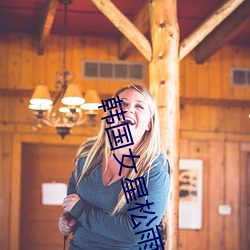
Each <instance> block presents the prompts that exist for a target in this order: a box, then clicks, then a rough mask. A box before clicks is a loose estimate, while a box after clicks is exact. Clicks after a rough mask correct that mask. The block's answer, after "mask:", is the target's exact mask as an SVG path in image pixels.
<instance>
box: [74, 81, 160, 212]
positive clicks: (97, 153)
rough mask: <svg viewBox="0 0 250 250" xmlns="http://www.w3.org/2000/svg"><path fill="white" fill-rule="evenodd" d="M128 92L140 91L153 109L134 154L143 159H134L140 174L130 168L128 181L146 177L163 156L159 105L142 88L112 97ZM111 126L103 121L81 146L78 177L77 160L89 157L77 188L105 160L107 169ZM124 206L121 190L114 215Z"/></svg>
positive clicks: (124, 199)
mask: <svg viewBox="0 0 250 250" xmlns="http://www.w3.org/2000/svg"><path fill="white" fill-rule="evenodd" d="M126 90H134V91H137V92H139V93H140V94H141V95H142V96H143V97H144V98H145V99H146V103H147V105H148V107H149V110H150V122H151V127H150V129H149V131H147V132H145V133H144V135H143V138H142V140H141V142H140V145H139V147H137V149H136V150H135V152H133V155H139V156H140V158H136V159H135V163H136V169H137V173H135V171H134V170H133V169H131V170H130V171H129V173H128V175H127V176H126V177H127V178H128V179H131V180H134V179H135V178H137V177H140V176H143V175H144V174H145V173H146V172H147V171H149V169H150V168H151V167H152V164H153V162H154V161H155V160H156V159H157V157H158V156H159V155H160V153H163V154H164V149H163V147H162V145H161V140H160V128H159V117H158V112H157V108H156V104H155V102H154V100H153V98H152V96H151V95H150V93H149V91H148V90H147V88H146V87H144V86H143V85H139V84H134V85H129V86H127V87H124V88H122V89H120V90H118V91H117V92H116V93H115V94H114V96H113V97H114V98H116V97H117V96H119V95H120V94H121V93H122V92H124V91H126ZM104 116H107V112H106V114H104ZM111 126H112V124H111V125H110V124H108V123H106V122H105V120H102V123H101V127H100V130H99V132H98V134H97V136H95V137H91V138H89V139H87V140H86V141H85V142H83V144H82V145H81V146H80V147H79V149H78V152H77V154H76V158H75V178H77V176H79V175H78V173H77V163H78V160H79V159H80V158H82V157H86V161H85V165H84V167H83V170H82V172H81V174H80V177H79V178H78V180H77V185H76V187H77V186H78V185H79V183H80V181H81V180H82V178H84V176H86V175H88V174H89V173H90V172H91V171H93V170H94V169H95V168H96V167H97V166H98V165H100V164H101V163H102V161H103V159H104V160H105V163H106V166H107V164H108V157H109V156H110V155H111V148H110V143H109V140H108V136H107V135H106V130H105V128H108V127H111ZM125 203H126V197H125V195H124V192H123V190H122V189H121V191H120V193H119V197H118V201H117V204H116V206H115V208H114V210H113V213H115V212H118V211H119V210H120V209H121V208H122V207H123V205H124V204H125Z"/></svg>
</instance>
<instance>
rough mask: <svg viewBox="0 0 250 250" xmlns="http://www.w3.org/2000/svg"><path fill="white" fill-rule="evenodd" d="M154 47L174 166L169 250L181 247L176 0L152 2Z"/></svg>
mask: <svg viewBox="0 0 250 250" xmlns="http://www.w3.org/2000/svg"><path fill="white" fill-rule="evenodd" d="M149 16H150V31H151V40H152V47H153V57H152V61H151V62H150V63H149V86H150V91H151V93H152V94H153V96H154V97H155V98H156V102H157V106H158V110H159V115H160V131H161V138H162V141H163V145H164V148H165V150H166V153H167V155H168V160H169V163H170V169H171V187H170V200H169V201H168V205H167V211H166V214H165V216H164V219H163V225H164V227H165V228H166V234H165V238H166V242H165V249H166V250H177V249H178V207H179V164H178V162H179V132H180V131H179V129H180V128H179V121H180V103H179V102H180V91H179V85H180V83H179V25H178V19H177V0H150V1H149Z"/></svg>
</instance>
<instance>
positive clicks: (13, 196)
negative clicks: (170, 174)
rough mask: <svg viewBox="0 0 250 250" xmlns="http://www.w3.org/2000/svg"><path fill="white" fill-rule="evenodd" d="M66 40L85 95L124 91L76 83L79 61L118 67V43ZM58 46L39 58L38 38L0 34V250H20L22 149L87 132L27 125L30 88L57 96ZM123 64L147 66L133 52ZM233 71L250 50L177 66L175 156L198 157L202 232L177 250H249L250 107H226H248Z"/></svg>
mask: <svg viewBox="0 0 250 250" xmlns="http://www.w3.org/2000/svg"><path fill="white" fill-rule="evenodd" d="M68 40H69V45H68V52H67V59H68V60H67V62H68V69H69V70H71V71H72V72H74V73H75V76H76V82H77V83H79V84H80V87H81V89H82V91H85V90H86V89H89V88H95V89H97V91H98V92H99V93H100V94H112V93H113V92H114V91H115V90H116V89H118V88H120V87H122V86H124V85H127V82H115V81H104V80H102V81H97V80H96V81H93V80H83V79H82V78H81V63H82V60H83V59H100V60H117V44H116V41H113V40H110V39H97V38H84V37H69V39H68ZM62 41H63V40H62V37H58V36H51V37H50V41H49V43H48V45H47V46H46V50H45V54H44V55H43V56H39V55H37V52H36V46H37V40H36V39H35V38H33V37H29V36H27V35H22V34H8V35H7V34H0V152H1V154H0V178H1V179H0V221H1V222H2V223H3V225H4V230H2V232H1V234H0V249H4V250H5V249H6V250H9V249H11V250H17V249H18V237H19V236H18V235H19V231H18V230H19V229H18V228H19V219H20V215H19V212H18V208H20V191H18V190H19V188H20V184H21V181H20V178H21V174H20V173H21V168H22V164H21V162H22V160H21V158H22V145H23V143H49V144H55V143H56V144H60V145H61V144H62V145H64V144H65V145H68V144H73V145H75V143H76V142H77V143H79V144H80V142H81V141H82V139H83V138H85V137H86V136H89V135H91V133H92V132H91V130H88V129H85V128H74V129H73V135H71V136H69V137H66V138H65V140H64V141H62V140H61V139H60V138H59V137H58V136H57V135H55V131H54V129H52V128H46V127H44V128H43V130H42V131H40V132H39V133H37V132H34V131H32V129H31V126H30V124H29V123H30V121H31V119H32V112H31V111H30V110H28V108H27V106H28V100H29V98H30V94H31V93H32V92H31V91H32V90H33V89H34V87H35V86H36V85H38V84H42V83H46V84H48V86H49V88H50V90H55V88H54V77H55V72H56V71H58V69H61V62H62V53H61V51H62ZM127 60H129V61H144V59H143V58H142V57H141V56H140V55H139V53H138V52H134V53H133V54H132V55H131V56H130V57H129V58H128V59H127ZM232 66H235V67H248V68H250V49H249V48H245V47H237V46H227V47H224V48H223V49H221V50H220V51H219V52H217V53H216V54H215V55H214V56H213V57H212V58H210V59H209V60H208V61H207V62H206V63H204V64H202V65H197V64H196V63H195V61H194V59H193V54H192V53H191V54H190V55H189V56H188V57H187V58H185V59H184V60H183V61H182V62H181V67H180V70H181V71H180V85H181V103H182V106H181V124H180V126H181V133H180V136H181V141H180V157H181V158H191V159H193V158H199V159H202V160H203V163H204V173H203V224H202V229H201V230H198V231H191V230H180V232H179V235H180V237H179V249H181V250H189V249H190V250H200V249H202V250H216V249H218V250H219V249H221V250H230V249H232V250H237V249H240V250H246V249H247V245H246V243H245V242H246V241H247V240H246V238H247V236H246V233H245V232H244V230H240V229H242V228H243V229H248V230H250V229H249V228H247V227H248V225H247V224H246V221H247V212H246V208H245V207H246V202H245V200H246V188H247V187H248V188H249V186H247V182H249V179H247V178H246V176H247V175H246V173H247V171H248V170H247V167H246V166H247V160H246V159H248V157H247V155H248V154H249V152H250V146H249V143H250V119H249V118H248V114H249V113H250V107H246V106H241V105H238V104H237V105H235V103H234V102H224V101H225V100H226V101H233V100H249V99H250V87H248V88H246V87H245V88H242V87H233V86H232V85H231V82H230V67H232ZM187 99H188V100H189V101H186V100H187ZM218 99H219V100H223V101H222V102H218ZM190 100H191V101H190ZM214 100H216V102H214ZM13 190H14V191H13ZM220 204H228V205H230V206H231V207H232V214H231V215H229V216H221V215H219V214H218V212H217V211H218V206H219V205H220ZM245 231H246V230H245ZM15 240H16V242H17V243H14V241H15Z"/></svg>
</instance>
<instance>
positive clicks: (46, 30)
mask: <svg viewBox="0 0 250 250" xmlns="http://www.w3.org/2000/svg"><path fill="white" fill-rule="evenodd" d="M58 1H59V0H48V1H47V5H46V8H45V12H44V15H43V21H42V25H41V30H40V32H39V40H38V54H39V55H42V54H43V53H44V48H45V44H46V42H47V40H48V37H49V34H50V31H51V27H52V24H53V22H54V18H55V14H56V7H57V4H58Z"/></svg>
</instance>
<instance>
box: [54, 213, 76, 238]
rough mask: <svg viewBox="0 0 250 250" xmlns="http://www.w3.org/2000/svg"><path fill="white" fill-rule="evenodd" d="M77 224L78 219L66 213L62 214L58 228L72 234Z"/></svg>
mask: <svg viewBox="0 0 250 250" xmlns="http://www.w3.org/2000/svg"><path fill="white" fill-rule="evenodd" d="M75 225H76V219H75V218H72V219H68V218H67V217H66V215H65V214H62V215H61V216H60V218H59V221H58V228H59V231H60V232H61V233H62V234H70V233H71V232H72V230H73V228H74V226H75Z"/></svg>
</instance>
